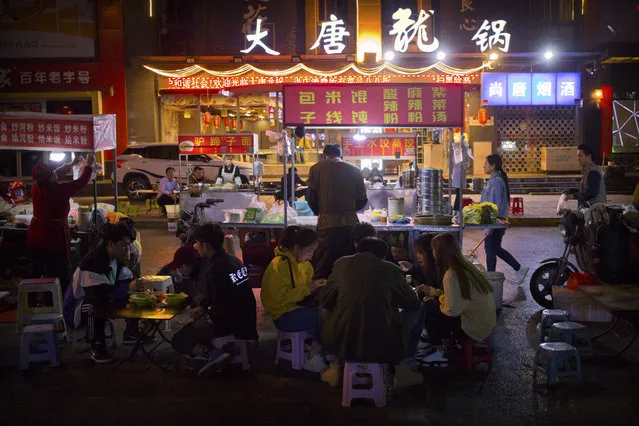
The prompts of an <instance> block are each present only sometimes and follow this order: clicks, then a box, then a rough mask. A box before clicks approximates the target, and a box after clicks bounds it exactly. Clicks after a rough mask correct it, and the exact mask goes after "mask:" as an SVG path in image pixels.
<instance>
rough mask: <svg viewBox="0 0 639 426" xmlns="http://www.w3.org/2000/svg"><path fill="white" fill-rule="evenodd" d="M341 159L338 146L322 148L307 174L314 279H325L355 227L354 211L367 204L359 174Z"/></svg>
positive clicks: (346, 244) (357, 170) (357, 169)
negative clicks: (313, 219) (315, 240)
mask: <svg viewBox="0 0 639 426" xmlns="http://www.w3.org/2000/svg"><path fill="white" fill-rule="evenodd" d="M341 156H342V151H341V150H340V148H339V146H338V145H333V144H329V145H326V146H325V147H324V157H325V159H324V160H321V161H320V162H318V163H316V164H314V165H313V167H311V169H310V171H309V176H308V181H307V185H308V195H307V198H308V204H309V206H310V207H311V209H312V210H313V212H314V213H315V214H316V215H318V216H319V218H318V221H317V231H318V234H319V238H320V245H319V247H318V249H317V251H316V252H315V258H314V266H315V279H321V278H328V276H329V275H330V273H331V270H332V269H333V263H334V262H335V260H337V258H338V257H339V256H340V253H341V252H342V250H343V248H344V247H346V246H348V245H350V244H351V241H350V237H351V228H352V227H353V225H355V224H356V223H359V220H358V219H357V211H358V210H361V209H362V208H364V206H365V205H366V203H367V201H368V199H367V197H366V187H365V186H364V179H362V173H361V171H360V170H359V168H357V167H356V166H354V165H352V164H350V163H348V162H346V161H343V160H342V159H341V158H340V157H341Z"/></svg>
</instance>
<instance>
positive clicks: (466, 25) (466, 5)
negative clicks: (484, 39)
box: [459, 0, 477, 31]
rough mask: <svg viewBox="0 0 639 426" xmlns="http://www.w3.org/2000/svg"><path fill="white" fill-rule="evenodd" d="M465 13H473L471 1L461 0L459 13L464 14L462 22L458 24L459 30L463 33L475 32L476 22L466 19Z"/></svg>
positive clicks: (466, 14)
mask: <svg viewBox="0 0 639 426" xmlns="http://www.w3.org/2000/svg"><path fill="white" fill-rule="evenodd" d="M467 12H475V8H474V7H473V0H461V10H460V13H462V14H464V15H462V16H463V18H464V22H463V23H462V24H459V29H460V30H464V31H475V30H476V29H477V20H475V19H474V18H472V17H468V13H467Z"/></svg>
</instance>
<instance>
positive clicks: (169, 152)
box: [147, 145, 178, 160]
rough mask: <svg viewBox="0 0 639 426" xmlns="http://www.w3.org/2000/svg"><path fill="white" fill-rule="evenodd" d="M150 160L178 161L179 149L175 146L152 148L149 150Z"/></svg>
mask: <svg viewBox="0 0 639 426" xmlns="http://www.w3.org/2000/svg"><path fill="white" fill-rule="evenodd" d="M147 153H148V158H162V159H164V160H177V159H178V149H177V146H175V145H169V146H150V147H148V148H147Z"/></svg>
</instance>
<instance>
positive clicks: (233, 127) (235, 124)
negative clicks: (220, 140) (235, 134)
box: [231, 118, 237, 130]
mask: <svg viewBox="0 0 639 426" xmlns="http://www.w3.org/2000/svg"><path fill="white" fill-rule="evenodd" d="M231 123H232V124H231V128H232V129H233V130H235V129H237V118H234V119H233V120H231Z"/></svg>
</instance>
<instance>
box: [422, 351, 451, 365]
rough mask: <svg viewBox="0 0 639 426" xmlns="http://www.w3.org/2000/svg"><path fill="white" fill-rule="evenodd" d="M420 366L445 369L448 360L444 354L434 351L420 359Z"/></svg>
mask: <svg viewBox="0 0 639 426" xmlns="http://www.w3.org/2000/svg"><path fill="white" fill-rule="evenodd" d="M421 364H422V365H423V366H434V367H447V366H448V358H447V357H446V354H445V353H444V352H442V351H440V350H436V351H435V352H433V353H432V354H430V355H428V356H425V357H424V358H422V359H421Z"/></svg>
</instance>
